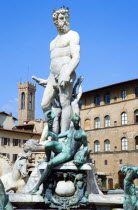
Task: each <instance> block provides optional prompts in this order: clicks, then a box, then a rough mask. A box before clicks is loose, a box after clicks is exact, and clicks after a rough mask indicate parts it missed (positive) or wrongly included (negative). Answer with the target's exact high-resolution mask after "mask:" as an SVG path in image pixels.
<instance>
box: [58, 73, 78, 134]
mask: <svg viewBox="0 0 138 210" xmlns="http://www.w3.org/2000/svg"><path fill="white" fill-rule="evenodd" d="M75 78H76V75H75V72H73V74H72V77H71V82H70V83H69V84H67V85H66V87H65V88H62V87H60V88H59V92H60V103H61V107H62V114H61V133H64V132H66V131H67V130H68V129H69V127H70V122H71V118H72V108H71V102H70V100H71V97H72V91H73V83H74V80H75Z"/></svg>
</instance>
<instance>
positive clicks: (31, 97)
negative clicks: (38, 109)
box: [29, 93, 33, 110]
mask: <svg viewBox="0 0 138 210" xmlns="http://www.w3.org/2000/svg"><path fill="white" fill-rule="evenodd" d="M32 104H33V94H32V93H30V94H29V109H30V110H32Z"/></svg>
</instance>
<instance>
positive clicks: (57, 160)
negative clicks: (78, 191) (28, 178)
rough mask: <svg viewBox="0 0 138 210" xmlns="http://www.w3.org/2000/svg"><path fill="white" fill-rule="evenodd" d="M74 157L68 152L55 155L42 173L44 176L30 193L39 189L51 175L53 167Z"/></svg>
mask: <svg viewBox="0 0 138 210" xmlns="http://www.w3.org/2000/svg"><path fill="white" fill-rule="evenodd" d="M71 158H72V157H71V155H70V154H68V153H62V152H61V153H59V154H58V155H57V156H56V157H54V158H53V159H52V160H50V161H49V162H48V164H47V167H46V168H45V170H44V172H43V173H42V176H41V178H40V180H39V182H38V184H37V185H36V186H35V187H34V189H33V190H32V191H31V192H30V193H36V192H37V191H38V190H39V187H40V185H41V184H42V183H43V182H44V180H46V179H47V177H48V176H49V174H50V172H51V170H52V168H53V167H54V166H56V165H58V164H60V163H64V162H66V161H68V160H70V159H71Z"/></svg>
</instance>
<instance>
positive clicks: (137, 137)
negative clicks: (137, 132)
mask: <svg viewBox="0 0 138 210" xmlns="http://www.w3.org/2000/svg"><path fill="white" fill-rule="evenodd" d="M136 149H138V136H136Z"/></svg>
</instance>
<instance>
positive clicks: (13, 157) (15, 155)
mask: <svg viewBox="0 0 138 210" xmlns="http://www.w3.org/2000/svg"><path fill="white" fill-rule="evenodd" d="M17 156H18V154H13V156H12V161H13V162H15V161H16V160H17Z"/></svg>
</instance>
